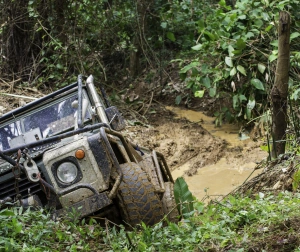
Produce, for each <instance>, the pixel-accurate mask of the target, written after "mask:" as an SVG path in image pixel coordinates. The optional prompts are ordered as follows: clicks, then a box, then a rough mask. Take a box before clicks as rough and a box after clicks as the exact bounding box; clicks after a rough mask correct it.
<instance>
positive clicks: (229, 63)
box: [225, 57, 233, 67]
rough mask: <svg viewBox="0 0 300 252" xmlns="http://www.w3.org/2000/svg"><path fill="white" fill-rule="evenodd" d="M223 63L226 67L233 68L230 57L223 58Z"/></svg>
mask: <svg viewBox="0 0 300 252" xmlns="http://www.w3.org/2000/svg"><path fill="white" fill-rule="evenodd" d="M225 63H226V65H227V66H230V67H233V63H232V59H231V57H225Z"/></svg>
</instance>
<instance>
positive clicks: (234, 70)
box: [230, 67, 236, 76]
mask: <svg viewBox="0 0 300 252" xmlns="http://www.w3.org/2000/svg"><path fill="white" fill-rule="evenodd" d="M235 74H236V68H235V67H233V68H232V69H231V70H230V76H234V75H235Z"/></svg>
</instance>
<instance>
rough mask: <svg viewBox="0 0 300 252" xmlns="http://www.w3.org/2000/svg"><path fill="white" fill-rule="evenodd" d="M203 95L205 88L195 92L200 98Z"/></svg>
mask: <svg viewBox="0 0 300 252" xmlns="http://www.w3.org/2000/svg"><path fill="white" fill-rule="evenodd" d="M203 95H204V90H198V91H196V92H195V94H194V96H195V97H199V98H202V97H203Z"/></svg>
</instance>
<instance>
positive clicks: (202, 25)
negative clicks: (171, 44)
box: [197, 19, 205, 32]
mask: <svg viewBox="0 0 300 252" xmlns="http://www.w3.org/2000/svg"><path fill="white" fill-rule="evenodd" d="M197 24H198V28H199V29H198V31H199V32H203V31H204V29H205V23H204V21H203V19H200V20H199V21H198V22H197Z"/></svg>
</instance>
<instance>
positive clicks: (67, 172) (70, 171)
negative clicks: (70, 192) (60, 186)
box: [56, 162, 78, 184]
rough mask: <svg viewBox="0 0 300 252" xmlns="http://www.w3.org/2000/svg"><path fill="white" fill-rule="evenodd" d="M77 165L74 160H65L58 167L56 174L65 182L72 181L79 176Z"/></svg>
mask: <svg viewBox="0 0 300 252" xmlns="http://www.w3.org/2000/svg"><path fill="white" fill-rule="evenodd" d="M77 173H78V170H77V167H76V165H75V164H73V163H72V162H64V163H62V164H60V165H59V166H58V167H57V170H56V174H57V177H58V178H59V180H60V181H61V182H63V183H67V184H69V183H72V182H73V181H74V180H75V179H76V177H77Z"/></svg>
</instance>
